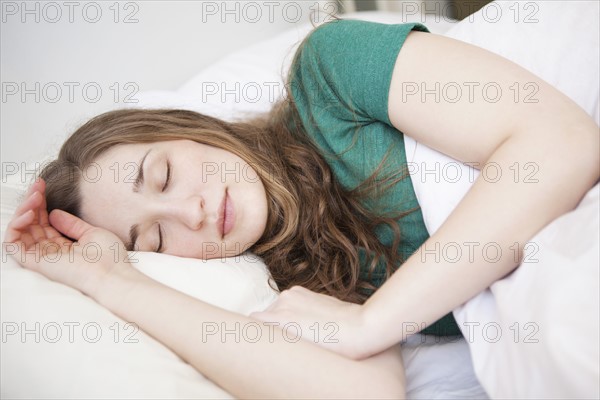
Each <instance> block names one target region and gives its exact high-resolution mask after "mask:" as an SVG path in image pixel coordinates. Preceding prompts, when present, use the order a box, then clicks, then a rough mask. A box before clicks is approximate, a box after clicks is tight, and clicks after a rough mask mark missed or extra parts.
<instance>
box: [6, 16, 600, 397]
mask: <svg viewBox="0 0 600 400" xmlns="http://www.w3.org/2000/svg"><path fill="white" fill-rule="evenodd" d="M400 48H402V51H400ZM490 83H493V86H494V87H495V88H500V89H501V90H500V91H499V92H498V93H503V94H502V95H499V96H498V95H495V96H494V97H493V99H492V98H491V97H490V96H489V95H488V94H487V93H482V91H481V89H482V87H484V86H486V85H487V84H490ZM515 84H517V85H521V87H522V86H523V85H525V84H533V85H535V87H536V88H537V93H536V100H537V102H531V103H525V102H519V101H515V100H514V97H513V96H512V95H508V94H507V93H510V89H509V88H510V87H514V85H515ZM288 85H289V86H288V95H287V96H286V97H285V98H283V99H282V100H281V101H280V102H279V103H277V104H276V105H275V107H274V108H273V110H272V111H271V112H270V113H269V114H267V115H262V116H257V117H256V118H255V119H253V120H250V121H246V122H244V123H228V122H224V121H220V120H218V119H215V118H211V117H209V116H205V115H200V114H197V113H193V112H190V111H184V110H120V111H114V112H109V113H106V114H102V115H100V116H98V117H96V118H93V119H92V120H91V121H89V122H88V123H86V124H85V125H83V126H82V127H81V128H80V129H78V130H77V131H76V132H75V133H74V134H73V135H72V137H71V138H69V139H68V140H67V142H66V143H65V144H64V145H63V147H62V149H61V152H60V154H59V157H58V159H57V160H56V162H55V163H53V164H51V165H49V166H48V167H47V168H46V169H45V170H44V171H43V172H42V174H41V176H42V178H43V179H40V180H38V181H37V182H36V183H34V184H33V185H32V187H31V188H30V190H29V193H28V197H27V198H26V200H25V201H24V202H23V203H22V204H21V206H20V207H19V209H18V210H17V212H16V213H15V216H14V218H13V220H12V221H11V222H10V225H9V227H8V230H7V234H6V238H5V246H13V247H15V246H16V248H17V249H18V251H17V252H16V254H15V255H14V256H15V257H16V258H17V260H18V261H19V262H20V263H21V264H22V265H23V266H24V267H26V268H29V269H32V270H34V271H38V272H40V273H42V274H44V275H45V276H47V277H48V278H50V279H53V280H55V281H58V282H62V283H65V284H67V285H70V286H72V287H74V288H77V289H79V290H80V291H82V292H83V293H85V294H87V295H88V296H90V297H92V298H94V299H95V300H96V301H98V302H99V303H100V304H102V305H103V306H105V307H107V308H108V309H110V310H111V311H113V312H114V313H115V314H117V315H119V316H120V317H122V318H123V319H125V320H127V321H131V322H135V323H136V324H138V325H139V327H140V328H141V329H143V330H144V331H146V332H147V333H149V334H150V335H152V336H154V337H155V338H156V339H158V340H159V341H161V342H162V343H164V344H165V345H167V346H169V347H170V348H171V349H172V350H173V351H175V352H176V353H177V354H178V355H179V356H181V358H183V359H184V360H186V361H187V362H189V363H190V364H191V365H193V366H194V367H195V368H197V369H198V371H200V372H201V373H203V374H204V375H205V376H207V377H208V378H210V379H211V380H213V381H214V382H216V383H217V384H219V385H221V386H222V387H223V388H225V389H226V390H227V391H229V392H230V393H231V394H233V395H234V396H236V397H268V398H279V397H304V398H325V397H335V398H342V397H353V398H367V397H377V398H382V397H393V398H399V397H402V396H403V395H404V387H405V385H404V378H403V370H402V363H401V359H400V353H399V352H398V343H399V342H401V341H402V340H403V339H404V338H405V337H406V335H407V334H408V333H411V332H414V330H409V329H408V328H407V327H408V326H411V327H412V326H414V324H416V325H417V326H419V327H427V328H426V329H425V330H424V331H425V332H427V333H434V334H456V333H459V332H460V331H458V330H457V326H456V322H455V321H454V320H453V318H452V314H451V310H452V309H454V308H455V307H456V306H458V305H460V304H462V303H464V302H465V301H467V300H468V299H469V298H471V297H472V296H474V295H475V294H477V293H478V292H480V291H481V290H483V289H485V288H486V287H488V286H489V285H490V284H491V283H493V282H494V281H496V280H498V279H500V278H502V277H504V276H506V275H507V274H508V273H510V272H511V271H512V270H513V269H514V268H515V267H516V266H517V265H518V263H519V259H518V258H517V259H515V243H517V244H518V249H517V250H518V252H521V251H522V248H523V246H524V245H525V243H527V241H528V240H529V239H531V238H532V237H533V236H534V235H535V234H536V233H537V232H538V231H539V230H540V229H542V228H543V227H544V226H545V225H547V224H548V223H549V222H551V221H552V220H554V219H555V218H557V217H558V216H560V215H562V214H563V213H565V212H567V211H569V210H572V209H573V208H574V207H575V206H576V205H577V204H578V202H579V201H580V199H581V198H582V197H583V195H584V194H585V193H586V192H587V190H589V188H591V187H592V186H593V185H594V184H595V183H596V181H597V180H598V177H599V172H598V165H599V155H598V151H597V149H598V145H599V139H598V131H597V129H598V127H597V126H596V125H595V123H594V122H593V120H592V119H591V118H590V117H589V116H588V115H587V114H586V113H585V112H584V111H583V110H581V109H580V108H579V107H578V106H577V105H576V104H575V103H573V102H572V101H571V100H570V99H568V98H567V97H566V96H564V95H563V94H561V93H560V92H559V91H557V90H556V89H554V88H553V87H551V86H550V85H549V84H547V83H546V82H544V81H542V80H541V79H539V78H537V77H536V76H534V75H532V74H531V73H529V72H527V71H526V70H524V69H522V68H520V67H519V66H517V65H515V64H514V63H512V62H510V61H507V60H505V59H503V58H501V57H499V56H497V55H494V54H492V53H490V52H487V51H485V50H483V49H480V48H477V47H474V46H471V45H468V44H465V43H462V42H459V41H456V40H452V39H449V38H445V37H443V36H438V35H434V34H431V33H428V32H427V29H426V28H425V27H424V26H423V25H420V24H412V23H411V24H399V25H384V24H377V23H371V22H364V21H353V20H334V21H331V22H329V23H326V24H324V25H322V26H320V27H318V28H317V29H316V30H314V31H313V32H312V33H311V34H310V35H309V36H308V37H307V39H305V40H304V41H303V43H302V44H301V46H300V47H299V49H298V51H297V53H296V55H295V58H294V61H293V63H292V66H291V69H290V73H289V76H288ZM448 85H450V86H448ZM457 85H458V87H462V88H463V94H462V95H459V96H456V95H455V94H453V95H448V93H449V92H447V91H443V90H442V88H455V89H456V86H457ZM487 86H488V87H489V86H490V85H487ZM502 89H504V91H503V92H502ZM403 134H406V135H409V136H411V137H413V138H415V139H416V140H417V141H418V142H421V143H423V144H425V145H427V146H429V147H431V148H433V149H436V150H438V151H440V152H443V153H445V154H448V155H449V156H451V157H453V158H455V159H457V160H460V161H463V162H469V163H473V164H471V165H475V166H476V167H478V168H481V167H483V166H484V165H486V164H491V163H494V165H495V166H496V169H499V171H500V175H499V178H498V179H494V180H491V179H485V176H484V174H482V175H480V176H479V177H478V179H477V180H476V181H475V182H474V184H473V186H472V188H471V189H470V191H469V192H468V193H467V194H466V196H465V197H464V198H463V200H462V201H461V203H460V204H459V205H458V206H457V208H456V209H455V210H454V212H453V213H452V214H451V215H450V217H449V218H448V219H447V220H446V222H445V223H444V224H443V225H442V226H441V227H440V229H439V230H438V231H436V232H435V234H434V235H433V236H431V237H429V235H428V234H427V231H426V230H425V227H424V223H423V219H422V215H421V214H420V212H419V209H418V203H417V201H416V198H415V195H414V191H413V189H412V185H411V181H410V177H408V176H407V174H406V154H405V153H404V147H403ZM515 163H518V165H524V164H525V163H534V164H535V165H536V166H537V170H536V171H537V173H536V176H535V178H536V179H537V183H535V184H531V183H528V182H523V181H519V180H515V179H514V174H510V173H509V171H511V167H512V168H513V169H514V165H515ZM88 176H94V177H95V179H88V178H87V177H88ZM91 242H95V243H98V244H100V245H101V247H102V248H103V249H104V248H106V249H110V251H106V252H103V253H102V257H101V259H100V261H98V262H96V263H93V264H92V263H88V262H86V260H85V259H84V257H83V256H82V253H81V249H82V248H84V246H85V244H86V243H91ZM449 243H451V244H453V245H456V244H458V245H459V246H464V251H463V252H462V253H463V254H470V255H471V256H470V257H463V258H460V259H459V260H457V259H455V258H454V259H452V260H445V259H444V257H440V256H439V254H438V256H437V257H435V256H431V257H429V256H428V254H430V253H431V252H435V251H439V249H440V248H443V247H444V245H446V244H449ZM473 243H478V244H479V245H483V244H486V243H494V244H495V245H496V246H498V247H499V248H500V249H501V252H499V257H494V259H493V261H490V259H489V258H488V257H486V254H482V253H481V252H471V253H470V252H469V248H470V247H469V246H471V245H472V244H473ZM128 249H138V250H142V251H159V252H165V253H168V254H173V255H179V256H185V257H198V258H216V257H223V256H233V255H236V254H240V253H241V252H244V251H247V250H249V251H253V252H255V253H256V254H258V255H260V256H261V257H263V259H264V260H265V262H266V264H267V265H268V266H269V269H270V271H271V274H272V276H273V279H274V281H275V282H276V283H277V285H278V287H279V289H281V290H282V293H281V295H280V296H279V299H278V300H277V301H276V302H275V303H274V304H273V305H272V306H271V307H269V309H268V310H265V311H264V312H261V313H255V314H252V315H251V318H247V317H244V316H240V315H237V314H235V313H231V312H228V311H224V310H222V309H219V308H217V307H214V306H211V305H208V304H206V303H204V302H201V301H198V300H196V299H193V298H190V297H188V296H186V295H184V294H182V293H179V292H177V291H175V290H172V289H170V288H168V287H165V286H163V285H161V284H160V283H158V282H156V281H153V280H152V279H150V278H148V277H146V276H145V275H143V274H141V273H140V272H138V271H137V270H136V269H134V268H132V267H131V265H130V264H129V263H128V262H127V260H126V257H125V253H126V250H128ZM436 249H438V250H436ZM13 253H14V251H13ZM56 253H58V254H59V255H60V256H59V257H58V258H57V254H56ZM115 254H118V255H119V256H118V257H115ZM519 254H520V253H519ZM121 255H122V256H121ZM57 259H58V261H57ZM400 265H401V268H398V267H399V266H400ZM375 289H378V290H377V291H376V292H374V290H375ZM257 320H258V321H262V322H263V323H262V324H259V326H260V327H261V328H260V329H262V331H261V335H260V340H259V341H258V342H256V343H248V342H244V341H235V340H223V341H222V340H221V338H220V337H216V336H209V337H207V336H206V335H204V336H203V335H202V332H203V329H204V326H205V325H204V324H206V323H207V322H211V323H212V322H219V323H223V324H226V326H228V327H233V326H239V325H241V324H245V323H250V322H256V321H257ZM292 321H293V322H296V323H298V324H299V325H300V326H301V327H302V328H303V329H302V331H303V332H312V331H311V330H310V328H309V327H311V326H315V325H314V324H315V323H319V325H318V326H324V324H325V323H327V322H334V323H335V324H336V327H337V331H336V334H335V339H336V340H331V341H325V340H321V341H317V343H314V341H313V342H311V339H312V338H306V339H307V340H301V341H298V342H296V343H291V342H289V341H286V340H283V336H282V335H281V334H273V333H274V332H277V330H278V329H279V327H280V326H282V324H284V323H286V322H292ZM236 324H238V325H236ZM277 324H279V325H277ZM278 326H279V327H278ZM201 338H204V339H205V340H201Z"/></svg>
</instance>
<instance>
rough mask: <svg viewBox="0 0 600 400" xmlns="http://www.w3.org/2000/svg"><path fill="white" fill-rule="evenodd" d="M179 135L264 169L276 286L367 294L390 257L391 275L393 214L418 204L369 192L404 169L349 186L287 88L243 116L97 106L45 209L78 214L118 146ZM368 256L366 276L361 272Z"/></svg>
mask: <svg viewBox="0 0 600 400" xmlns="http://www.w3.org/2000/svg"><path fill="white" fill-rule="evenodd" d="M178 139H187V140H193V141H196V142H198V143H203V144H206V145H210V146H215V147H219V148H222V149H224V150H227V151H230V152H232V153H234V154H236V155H237V156H239V157H241V158H242V159H243V160H245V161H246V162H247V163H249V164H250V165H251V166H252V167H253V168H254V169H255V170H256V172H257V173H258V174H259V176H260V178H261V180H262V182H263V184H264V186H265V191H266V193H267V199H268V207H269V213H268V220H267V226H266V229H265V233H264V234H263V236H262V237H261V238H260V239H259V240H258V241H257V242H256V243H255V244H254V245H253V246H252V247H251V248H250V249H249V251H251V252H253V253H254V254H256V255H258V256H260V257H261V258H262V259H263V260H264V261H265V263H266V265H267V266H268V268H269V271H270V273H271V276H272V278H273V280H274V282H275V283H276V285H277V288H278V289H279V290H284V289H287V288H289V287H291V286H294V285H300V286H303V287H306V288H308V289H310V290H313V291H315V292H319V293H324V294H328V295H332V296H335V297H337V298H339V299H341V300H344V301H350V302H354V303H360V304H362V303H363V302H364V301H365V300H366V299H367V298H368V297H369V295H370V293H372V291H373V290H375V289H376V287H375V286H373V285H372V284H371V283H369V277H370V273H371V272H373V271H374V270H375V268H377V267H378V266H379V267H381V265H383V266H384V268H385V274H386V278H387V277H389V276H390V275H391V273H392V272H393V271H394V270H395V269H396V268H397V267H398V266H399V265H400V264H401V263H402V262H404V260H403V259H402V256H401V255H400V254H398V246H399V243H400V231H399V227H398V224H397V221H396V220H397V219H398V218H401V217H402V216H404V215H407V214H409V213H410V212H412V211H413V210H409V211H407V212H404V213H397V215H380V214H379V213H375V212H373V211H372V210H370V209H369V208H368V207H366V206H365V205H364V204H363V202H364V201H365V199H369V198H372V197H374V196H375V197H378V196H380V195H381V193H382V192H384V191H385V190H386V189H387V188H389V187H390V186H391V185H393V184H394V183H396V182H398V181H399V180H401V179H404V178H405V177H406V175H405V174H403V173H400V172H398V173H396V174H394V175H390V176H386V177H384V178H383V179H381V177H379V176H378V171H379V170H380V169H381V167H382V166H383V162H382V164H381V165H380V168H378V170H377V171H375V173H374V174H373V175H372V176H371V177H370V178H369V179H367V180H366V181H364V182H363V183H362V184H361V185H359V187H356V188H354V189H352V190H345V189H344V188H343V187H342V186H341V185H340V184H339V183H338V181H337V180H336V177H335V176H334V175H333V174H332V171H331V169H330V167H329V165H328V164H327V162H326V160H325V158H324V156H323V155H322V154H321V152H320V151H319V149H318V148H317V147H316V145H315V144H314V143H313V142H312V140H311V139H310V137H309V135H308V134H307V132H306V128H305V126H304V125H303V122H302V120H301V117H300V115H299V113H298V110H297V108H296V106H295V103H294V100H293V98H292V96H290V95H284V96H283V97H282V98H281V99H280V100H279V101H278V102H277V103H275V105H274V106H273V108H272V109H271V110H270V111H269V112H268V113H264V114H261V115H256V116H254V117H252V118H251V119H248V120H246V121H241V122H227V121H223V120H221V119H218V118H214V117H211V116H208V115H203V114H200V113H197V112H193V111H189V110H180V109H121V110H115V111H109V112H106V113H104V114H101V115H98V116H96V117H94V118H92V119H91V120H89V121H88V122H87V123H85V124H84V125H82V126H81V127H80V128H79V129H77V130H76V131H75V132H74V133H73V134H72V135H71V136H70V137H69V138H68V139H67V141H66V142H65V143H64V144H63V146H62V148H61V150H60V152H59V155H58V158H57V159H56V160H54V161H53V162H51V163H50V164H48V165H46V166H45V168H44V169H43V170H42V171H41V174H40V175H41V177H42V178H44V179H45V180H46V182H47V188H46V192H47V204H48V211H49V212H50V211H51V210H53V209H55V208H59V209H63V210H65V211H68V212H70V213H72V214H74V215H80V209H81V204H80V203H81V197H80V193H79V185H78V183H79V182H80V180H81V177H82V171H84V170H85V168H86V167H88V166H89V165H90V164H91V163H93V162H94V160H96V159H97V158H98V157H99V156H100V155H101V154H102V153H104V152H105V151H107V150H108V149H110V148H111V147H112V146H116V145H120V144H130V143H148V142H157V141H167V140H178ZM384 161H385V160H384ZM403 172H405V171H403ZM380 225H387V226H389V227H390V228H391V229H392V231H393V233H394V240H393V243H392V245H391V246H389V247H388V246H384V245H383V244H382V243H381V242H380V241H379V240H378V239H377V236H376V234H375V231H376V228H377V227H378V226H380ZM361 253H362V255H361ZM365 256H366V258H365ZM365 262H367V263H368V264H369V276H367V277H365V276H361V264H364V263H365Z"/></svg>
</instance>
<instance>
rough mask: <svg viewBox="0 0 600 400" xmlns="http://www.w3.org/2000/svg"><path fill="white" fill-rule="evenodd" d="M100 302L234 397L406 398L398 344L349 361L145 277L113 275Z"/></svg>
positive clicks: (278, 329)
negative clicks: (134, 277)
mask: <svg viewBox="0 0 600 400" xmlns="http://www.w3.org/2000/svg"><path fill="white" fill-rule="evenodd" d="M123 293H128V294H127V296H125V297H124V296H123V295H122V294H123ZM99 299H100V301H99V302H100V304H102V305H104V306H106V307H107V308H108V309H110V310H111V311H113V312H114V313H115V314H117V315H119V316H120V317H121V318H123V319H124V320H126V321H133V322H135V323H136V324H137V325H138V326H139V327H140V328H141V329H142V330H143V331H145V332H147V333H148V334H150V335H151V336H153V337H154V338H156V339H157V340H158V341H160V342H162V343H164V344H165V345H167V346H168V347H170V348H171V349H172V350H173V351H174V352H175V353H177V354H178V355H179V356H180V357H181V358H182V359H183V360H184V361H186V362H188V363H189V364H191V365H192V366H193V367H194V368H196V369H197V370H198V371H200V372H201V373H202V374H204V375H205V376H206V377H207V378H209V379H210V380H211V381H213V382H215V383H217V384H218V385H220V386H221V387H223V388H225V389H226V390H227V391H228V392H229V393H231V394H232V395H234V396H235V397H238V398H315V399H316V398H319V399H321V398H403V397H404V371H403V366H402V361H401V355H400V348H399V346H394V347H392V348H390V349H387V350H386V351H384V352H381V353H379V354H376V355H374V356H372V357H370V358H368V359H365V360H362V361H356V360H351V359H349V358H346V357H344V356H341V355H339V354H337V353H335V352H331V351H329V350H325V349H323V348H322V347H319V346H317V345H315V344H313V343H310V342H309V341H305V340H299V341H296V339H295V338H294V334H295V332H296V330H295V329H294V328H291V329H289V330H287V331H286V332H284V331H283V330H281V329H280V328H281V325H279V327H277V326H275V325H270V324H268V323H262V322H257V321H256V320H253V319H251V318H247V317H244V316H242V315H239V314H236V313H233V312H229V311H226V310H223V309H221V308H218V307H214V306H212V305H209V304H207V303H204V302H201V301H199V300H196V299H194V298H192V297H189V296H187V295H185V294H183V293H181V292H178V291H175V290H173V289H171V288H168V287H166V286H164V285H162V284H160V283H158V282H156V281H153V280H151V279H139V278H136V279H135V280H134V281H133V282H128V280H126V279H123V278H121V277H119V278H117V279H115V281H114V283H112V284H110V285H108V286H107V287H105V289H104V290H103V293H102V294H101V295H100V297H99Z"/></svg>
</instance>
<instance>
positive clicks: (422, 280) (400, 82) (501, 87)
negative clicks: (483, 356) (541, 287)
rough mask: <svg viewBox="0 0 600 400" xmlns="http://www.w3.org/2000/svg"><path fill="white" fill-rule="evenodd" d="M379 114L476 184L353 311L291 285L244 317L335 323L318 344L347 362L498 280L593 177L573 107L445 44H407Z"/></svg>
mask: <svg viewBox="0 0 600 400" xmlns="http://www.w3.org/2000/svg"><path fill="white" fill-rule="evenodd" d="M457 88H458V89H460V90H461V92H458V91H457ZM388 116H389V119H390V121H391V123H392V125H393V126H394V127H396V128H397V129H398V130H399V131H401V132H403V133H404V134H406V135H408V136H410V137H413V138H415V139H416V140H417V141H418V142H420V143H423V144H425V145H427V146H429V147H431V148H433V149H435V150H438V151H440V152H442V153H445V154H447V155H449V156H450V157H453V158H454V159H457V160H461V161H463V162H466V163H470V165H473V166H475V167H476V168H478V169H482V168H483V169H482V171H481V174H480V175H479V177H478V179H477V180H476V181H475V182H474V184H473V186H472V187H471V189H470V190H469V192H468V193H467V194H466V195H465V197H464V198H463V199H462V201H461V202H460V204H459V205H458V206H457V207H456V208H455V210H454V211H453V212H452V214H451V215H450V216H449V217H448V219H447V220H446V221H445V223H444V224H443V225H442V226H441V227H440V228H439V230H438V231H436V232H435V233H434V234H433V235H432V236H431V237H430V238H429V239H428V240H427V241H426V242H425V243H424V244H423V245H422V246H421V247H420V248H419V249H418V250H417V251H416V252H415V253H414V254H413V255H412V256H411V257H410V258H409V259H408V260H407V261H406V262H405V263H404V264H403V265H402V266H401V267H400V268H399V269H398V270H397V271H396V272H395V273H394V274H393V275H392V277H391V278H390V279H389V280H388V281H386V282H385V283H384V285H383V286H382V287H381V288H380V289H379V290H378V291H376V292H375V293H374V294H373V296H371V297H370V298H369V300H367V302H366V303H365V304H364V306H363V307H358V308H357V307H350V306H348V304H345V303H344V302H341V301H336V300H335V299H332V298H330V297H328V296H325V295H322V294H318V293H314V292H311V291H309V290H306V289H302V288H298V287H294V288H291V289H290V290H289V292H290V294H289V295H288V296H287V297H283V296H281V297H280V298H279V299H278V300H277V301H276V302H275V303H274V304H273V305H272V306H271V307H269V309H267V310H265V311H264V312H261V313H254V314H252V316H253V317H254V318H257V319H260V320H263V321H277V322H279V323H285V322H288V321H292V320H293V321H300V322H301V323H302V324H303V326H305V327H307V326H310V324H311V323H312V321H314V320H316V319H320V320H325V321H326V320H327V318H329V320H331V316H332V315H335V316H336V319H334V321H335V322H336V323H337V324H338V325H339V326H340V332H339V336H340V340H339V342H338V343H320V344H321V345H323V346H325V347H327V348H330V349H332V350H334V351H336V352H339V353H341V354H344V355H346V356H348V357H352V358H355V359H361V358H364V357H367V356H368V355H370V354H374V353H376V352H378V351H381V350H382V349H384V348H386V347H387V346H391V345H392V344H394V343H397V342H400V341H402V340H403V339H405V338H406V336H407V334H410V333H413V332H415V331H418V330H420V329H422V328H424V327H426V326H427V325H429V324H431V323H433V322H435V321H436V320H438V319H439V318H440V317H442V316H444V315H446V314H447V313H448V312H450V311H451V310H453V309H454V308H456V307H457V306H459V305H460V304H463V303H464V302H466V301H467V300H469V299H470V298H472V297H473V296H474V295H476V294H477V293H479V292H481V291H482V290H484V289H485V288H486V287H488V286H490V285H491V284H492V283H493V282H495V281H496V280H498V279H501V278H502V277H504V276H506V275H507V274H508V273H510V272H511V271H512V270H513V269H514V268H515V267H516V266H517V265H518V263H519V262H520V260H521V258H522V252H523V248H524V246H525V244H526V243H527V242H528V241H529V240H531V238H532V237H534V236H535V234H536V233H537V232H538V231H540V230H541V229H542V228H543V227H544V226H546V225H547V224H549V223H550V222H551V221H552V220H554V219H556V218H557V217H559V216H560V215H561V214H564V213H565V212H567V211H569V210H571V209H573V208H574V207H575V206H576V205H577V204H578V202H579V201H580V200H581V198H582V197H583V195H584V194H585V193H586V192H587V191H588V190H589V189H590V188H591V187H592V186H593V185H594V183H595V182H596V181H597V180H598V177H599V171H598V170H599V168H598V167H599V152H598V149H599V135H598V126H597V125H596V124H595V123H594V121H593V120H592V119H591V118H590V117H589V116H588V115H587V114H586V113H585V112H584V111H583V110H582V109H581V108H580V107H578V106H577V105H576V104H575V103H574V102H572V101H571V100H570V99H568V98H567V97H566V96H565V95H563V94H562V93H560V92H559V91H558V90H556V89H555V88H553V87H552V86H550V85H549V84H547V83H546V82H544V81H543V80H541V79H539V78H538V77H536V76H535V75H533V74H531V73H530V72H528V71H526V70H524V69H523V68H521V67H519V66H518V65H516V64H514V63H512V62H510V61H508V60H506V59H504V58H502V57H500V56H497V55H495V54H493V53H491V52H488V51H486V50H483V49H481V48H479V47H475V46H472V45H469V44H467V43H463V42H460V41H457V40H453V39H449V38H446V37H443V36H439V35H434V34H430V33H424V32H416V31H413V32H411V33H410V34H409V35H408V38H407V39H406V41H405V42H404V44H403V47H402V50H401V51H400V53H399V55H398V57H397V60H396V64H395V66H394V70H393V75H392V79H391V84H390V92H389V101H388ZM486 163H487V165H489V166H490V167H488V168H485V167H484V165H486ZM439 168H440V169H443V168H444V166H439ZM532 171H533V172H534V174H533V175H532V174H531V172H532ZM412 178H413V179H420V178H419V177H418V176H417V177H412ZM459 251H460V253H459ZM497 251H499V253H498V254H497V253H496V252H497ZM457 254H460V257H457V256H456V255H457ZM374 338H377V340H374Z"/></svg>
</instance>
